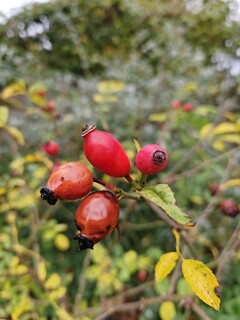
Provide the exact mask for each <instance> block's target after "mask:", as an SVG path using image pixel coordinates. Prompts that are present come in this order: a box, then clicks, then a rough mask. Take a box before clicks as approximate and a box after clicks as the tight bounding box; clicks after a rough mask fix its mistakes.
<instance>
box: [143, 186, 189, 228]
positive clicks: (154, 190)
mask: <svg viewBox="0 0 240 320" xmlns="http://www.w3.org/2000/svg"><path fill="white" fill-rule="evenodd" d="M137 192H138V193H139V194H140V195H141V196H142V197H143V198H145V199H146V200H148V201H151V202H152V203H154V204H155V205H157V206H158V207H160V208H161V209H163V210H164V211H165V213H166V214H167V215H168V216H169V217H170V218H171V219H172V220H174V221H175V222H177V223H179V224H181V225H185V226H193V222H192V221H191V219H190V218H189V217H188V215H186V214H185V213H184V212H182V210H181V209H180V208H179V207H178V206H176V205H175V198H174V195H173V192H172V190H171V189H170V187H169V186H168V185H167V184H157V185H155V186H149V187H145V188H143V189H142V190H140V191H137Z"/></svg>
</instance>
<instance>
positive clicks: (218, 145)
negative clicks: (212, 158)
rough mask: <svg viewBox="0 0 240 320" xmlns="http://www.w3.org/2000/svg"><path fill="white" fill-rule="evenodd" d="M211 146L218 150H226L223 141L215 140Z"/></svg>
mask: <svg viewBox="0 0 240 320" xmlns="http://www.w3.org/2000/svg"><path fill="white" fill-rule="evenodd" d="M212 147H213V149H215V150H217V151H220V152H225V151H226V147H225V144H224V142H222V141H219V140H216V141H214V142H213V143H212Z"/></svg>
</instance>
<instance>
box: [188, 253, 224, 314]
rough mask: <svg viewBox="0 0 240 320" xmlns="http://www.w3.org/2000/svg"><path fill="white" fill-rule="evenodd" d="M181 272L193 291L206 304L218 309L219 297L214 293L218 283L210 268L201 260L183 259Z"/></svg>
mask: <svg viewBox="0 0 240 320" xmlns="http://www.w3.org/2000/svg"><path fill="white" fill-rule="evenodd" d="M182 272H183V275H184V278H185V279H186V281H187V283H188V284H189V285H190V287H191V288H192V290H193V292H194V293H195V294H196V295H197V296H198V297H199V298H200V299H201V300H202V301H204V302H205V303H206V304H208V305H209V306H211V307H213V308H214V309H215V310H219V308H220V299H219V297H218V296H217V295H216V293H215V290H216V289H217V288H218V286H219V283H218V281H217V279H216V277H215V275H214V274H213V273H212V270H211V269H209V268H208V267H207V266H206V265H205V264H204V263H203V262H201V261H198V260H193V259H185V260H183V263H182Z"/></svg>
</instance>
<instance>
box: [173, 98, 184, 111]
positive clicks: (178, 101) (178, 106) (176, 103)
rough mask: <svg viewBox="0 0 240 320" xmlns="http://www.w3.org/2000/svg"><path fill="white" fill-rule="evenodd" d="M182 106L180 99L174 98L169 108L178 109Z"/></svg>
mask: <svg viewBox="0 0 240 320" xmlns="http://www.w3.org/2000/svg"><path fill="white" fill-rule="evenodd" d="M181 106H182V101H181V100H174V101H172V103H171V108H172V109H174V110H177V109H180V108H181Z"/></svg>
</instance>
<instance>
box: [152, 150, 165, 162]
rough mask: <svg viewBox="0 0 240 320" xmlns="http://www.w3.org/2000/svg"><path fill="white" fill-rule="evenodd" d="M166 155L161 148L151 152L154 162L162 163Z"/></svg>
mask: <svg viewBox="0 0 240 320" xmlns="http://www.w3.org/2000/svg"><path fill="white" fill-rule="evenodd" d="M166 158H167V156H166V154H165V152H163V151H161V150H156V151H155V152H154V153H153V156H152V159H153V162H154V163H155V164H162V163H163V162H164V161H165V160H166Z"/></svg>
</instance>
